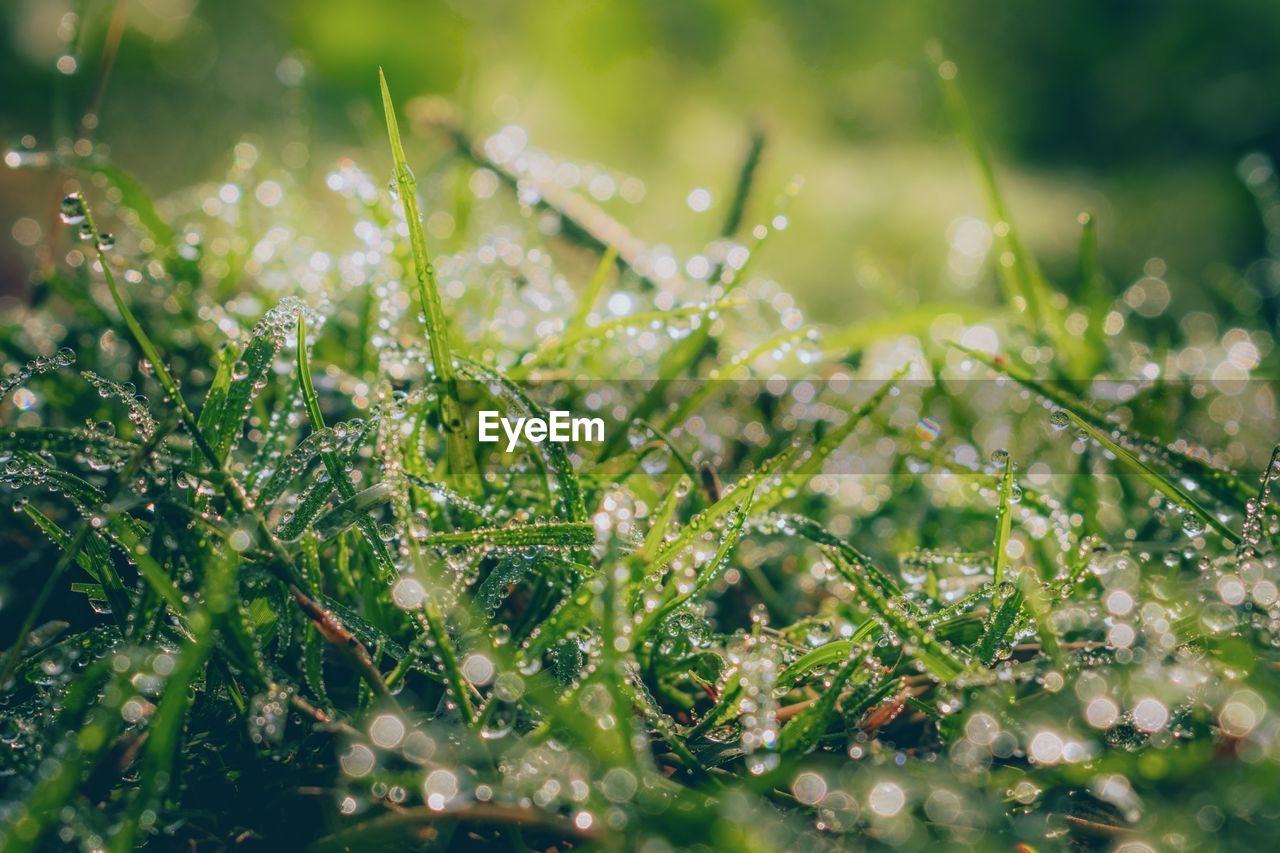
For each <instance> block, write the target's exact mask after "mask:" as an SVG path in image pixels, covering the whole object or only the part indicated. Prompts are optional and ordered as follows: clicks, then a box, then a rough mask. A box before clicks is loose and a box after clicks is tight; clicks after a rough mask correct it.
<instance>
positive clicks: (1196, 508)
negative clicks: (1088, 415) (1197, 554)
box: [1063, 409, 1240, 544]
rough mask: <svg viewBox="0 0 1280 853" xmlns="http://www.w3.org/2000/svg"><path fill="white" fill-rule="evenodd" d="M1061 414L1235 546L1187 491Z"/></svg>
mask: <svg viewBox="0 0 1280 853" xmlns="http://www.w3.org/2000/svg"><path fill="white" fill-rule="evenodd" d="M1063 411H1064V412H1066V414H1067V417H1069V418H1071V421H1072V423H1074V424H1075V425H1076V426H1077V427H1079V428H1080V429H1082V430H1084V431H1085V432H1086V433H1088V435H1089V437H1090V438H1092V439H1093V440H1094V441H1096V442H1098V444H1100V445H1102V446H1103V447H1104V448H1106V450H1107V451H1108V452H1110V453H1111V455H1113V456H1115V457H1116V459H1118V460H1120V462H1122V463H1124V464H1125V465H1126V466H1127V467H1129V468H1131V469H1133V471H1134V473H1136V474H1137V475H1138V476H1139V477H1141V478H1142V480H1143V481H1144V482H1145V483H1147V485H1149V486H1151V487H1152V488H1153V489H1155V490H1156V491H1157V492H1160V494H1162V495H1164V496H1165V497H1166V498H1168V499H1169V500H1170V501H1171V502H1172V503H1174V504H1176V505H1177V506H1179V507H1181V508H1182V509H1183V510H1184V511H1186V512H1189V513H1191V514H1192V515H1194V516H1195V517H1196V518H1198V519H1200V520H1201V521H1203V522H1204V523H1205V524H1207V525H1208V526H1209V527H1212V528H1213V529H1214V530H1215V531H1217V532H1218V534H1219V535H1221V536H1222V538H1223V539H1224V540H1226V541H1227V542H1228V543H1231V544H1235V543H1237V542H1239V541H1240V536H1239V535H1238V534H1236V533H1234V532H1232V531H1231V529H1230V528H1228V527H1227V526H1226V525H1225V524H1223V523H1222V522H1221V521H1219V520H1218V518H1217V516H1215V515H1214V514H1213V513H1211V512H1209V511H1208V510H1206V509H1204V507H1202V506H1200V504H1198V503H1196V501H1195V499H1194V498H1192V497H1191V495H1189V494H1187V493H1186V491H1185V490H1183V488H1182V487H1181V486H1179V485H1178V484H1177V483H1175V482H1173V481H1172V480H1170V479H1169V478H1168V477H1166V476H1165V475H1164V474H1162V473H1160V472H1159V471H1157V470H1155V469H1154V468H1152V467H1151V466H1150V465H1148V464H1147V463H1145V462H1143V461H1142V460H1141V459H1139V458H1138V457H1137V456H1136V455H1135V454H1133V453H1131V452H1130V451H1128V450H1126V449H1125V448H1123V447H1121V446H1120V445H1119V444H1117V443H1116V441H1115V440H1114V439H1113V438H1112V437H1111V436H1109V435H1107V434H1106V433H1105V432H1103V431H1102V430H1100V429H1098V428H1097V427H1095V426H1094V425H1093V424H1092V423H1090V422H1089V421H1087V420H1085V419H1084V418H1082V417H1080V416H1079V415H1077V414H1076V413H1075V412H1072V411H1071V410H1069V409H1063Z"/></svg>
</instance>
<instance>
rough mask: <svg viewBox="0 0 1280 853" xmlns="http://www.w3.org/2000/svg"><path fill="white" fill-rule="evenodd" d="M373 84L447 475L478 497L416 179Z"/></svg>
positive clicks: (386, 103)
mask: <svg viewBox="0 0 1280 853" xmlns="http://www.w3.org/2000/svg"><path fill="white" fill-rule="evenodd" d="M378 84H379V86H380V87H381V89H382V109H383V113H384V114H385V116H386V120H387V135H388V137H389V138H390V140H391V156H392V160H393V161H394V163H395V182H396V186H397V188H398V191H399V194H400V202H401V204H403V205H404V215H405V219H406V220H407V221H408V224H409V245H410V248H411V249H412V251H413V267H414V275H415V277H416V279H417V281H418V297H419V300H420V301H421V303H422V312H423V315H424V316H425V317H426V332H427V345H428V346H429V347H430V350H431V363H432V366H433V367H434V368H435V380H436V382H437V383H439V385H440V396H439V414H440V423H441V425H442V428H443V430H444V440H445V453H446V456H447V458H448V460H449V474H450V476H451V477H452V478H453V479H454V481H455V482H456V483H457V485H458V487H459V489H461V491H462V492H463V493H464V494H467V495H478V494H479V493H480V491H481V489H482V485H481V482H480V469H479V467H478V466H477V465H476V458H475V445H474V444H473V442H472V436H471V428H470V426H469V425H468V423H467V419H466V417H465V416H464V414H463V409H462V401H461V399H460V397H459V395H458V381H457V376H456V375H455V371H454V366H453V359H454V355H453V350H452V348H451V347H450V345H449V328H448V322H447V320H446V318H445V315H444V306H443V304H442V303H441V301H440V289H439V287H438V285H437V284H436V272H435V267H434V266H433V265H432V263H431V256H430V254H429V253H428V252H427V235H426V231H425V230H424V229H423V227H422V217H421V215H420V213H419V212H418V195H417V193H418V183H417V179H416V178H415V177H414V175H413V170H411V169H410V168H409V163H408V161H407V160H406V159H405V153H404V144H403V143H402V142H401V141H400V127H399V125H398V124H397V122H396V108H395V104H394V103H392V101H391V91H390V90H389V89H388V88H387V78H386V76H385V75H383V73H382V69H378Z"/></svg>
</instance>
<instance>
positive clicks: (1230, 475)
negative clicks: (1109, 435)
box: [950, 341, 1253, 506]
mask: <svg viewBox="0 0 1280 853" xmlns="http://www.w3.org/2000/svg"><path fill="white" fill-rule="evenodd" d="M950 345H951V346H952V347H954V348H955V349H957V350H959V351H960V352H963V353H964V354H965V355H967V356H969V357H970V358H972V359H974V360H975V361H978V362H981V363H982V364H984V365H986V366H987V367H989V368H991V369H992V370H994V371H995V372H996V373H1000V374H1002V375H1004V376H1007V377H1008V378H1009V379H1012V380H1013V381H1014V382H1017V383H1018V384H1019V385H1021V386H1023V387H1024V388H1026V389H1027V390H1028V391H1030V392H1031V393H1033V394H1035V395H1036V396H1038V397H1040V398H1041V399H1043V400H1047V401H1048V402H1050V403H1052V404H1053V405H1055V406H1057V407H1058V408H1060V409H1066V410H1067V411H1069V412H1071V413H1073V414H1074V415H1076V416H1077V417H1079V418H1080V419H1082V420H1084V421H1086V422H1088V423H1089V424H1090V425H1092V426H1093V427H1094V429H1097V430H1119V427H1117V426H1116V425H1115V424H1114V423H1111V422H1110V421H1109V420H1107V418H1106V416H1105V415H1104V414H1102V413H1101V412H1099V411H1098V410H1097V409H1095V408H1094V407H1093V406H1091V405H1090V404H1089V403H1087V402H1085V401H1084V400H1082V399H1080V398H1079V397H1076V396H1075V395H1073V394H1071V393H1069V392H1067V391H1064V390H1062V389H1059V388H1055V387H1052V386H1050V385H1046V384H1045V383H1043V382H1041V381H1039V380H1037V379H1036V378H1035V377H1033V376H1031V374H1029V373H1027V372H1026V371H1024V370H1021V369H1019V368H1018V367H1015V366H1014V365H1013V364H1011V363H1010V362H1009V361H1008V360H1007V359H1003V358H1001V359H996V358H993V357H991V356H990V355H988V354H987V353H985V352H982V351H980V350H975V349H972V348H970V347H966V346H964V345H963V344H960V343H957V342H955V341H952V342H950ZM1120 435H1121V436H1122V439H1123V440H1124V441H1125V442H1128V443H1129V444H1130V445H1131V446H1132V447H1133V448H1137V449H1139V450H1140V451H1142V452H1146V453H1147V454H1149V455H1150V456H1152V457H1153V458H1155V459H1158V460H1160V463H1161V464H1162V465H1164V466H1165V467H1168V468H1169V469H1170V470H1171V471H1172V472H1174V473H1176V474H1178V475H1179V476H1185V477H1187V478H1189V479H1190V480H1192V481H1194V482H1196V483H1198V484H1200V486H1201V487H1202V488H1204V489H1205V490H1206V491H1207V492H1209V493H1210V494H1212V495H1213V496H1214V497H1215V498H1217V499H1218V500H1220V501H1222V502H1223V503H1225V504H1227V505H1228V506H1238V505H1239V504H1241V503H1242V502H1244V501H1246V500H1248V499H1249V498H1250V497H1252V496H1253V489H1252V488H1251V487H1250V486H1249V485H1248V484H1247V483H1245V482H1244V480H1243V479H1241V478H1240V477H1239V476H1238V475H1237V474H1235V473H1234V472H1232V471H1224V470H1222V469H1220V468H1215V467H1213V466H1212V465H1210V464H1208V463H1207V462H1205V461H1203V460H1201V459H1197V458H1196V457H1194V456H1191V455H1189V454H1186V453H1182V452H1180V451H1177V450H1173V449H1171V448H1169V447H1166V446H1165V445H1164V444H1162V443H1161V442H1159V441H1157V440H1156V439H1154V438H1151V437H1149V436H1145V435H1141V434H1138V433H1134V432H1132V431H1123V432H1121V433H1120ZM1166 455H1167V456H1169V457H1170V458H1169V459H1167V460H1166V459H1165V458H1164V457H1165V456H1166Z"/></svg>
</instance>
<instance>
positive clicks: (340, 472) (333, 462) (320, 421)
mask: <svg viewBox="0 0 1280 853" xmlns="http://www.w3.org/2000/svg"><path fill="white" fill-rule="evenodd" d="M297 330H298V337H297V348H298V387H299V388H300V389H301V391H302V400H303V404H304V406H305V407H306V410H307V419H308V420H309V421H310V422H311V429H312V430H313V431H314V432H320V431H321V430H323V429H325V424H324V415H323V414H322V413H321V412H320V401H319V399H318V398H317V397H316V389H315V386H314V385H313V384H312V382H311V360H310V359H309V358H308V357H307V318H306V314H305V313H304V312H302V311H299V312H298V327H297ZM320 459H321V461H323V462H324V467H325V469H326V470H327V471H328V472H329V479H330V481H331V482H332V483H333V485H334V486H336V487H337V489H338V494H339V495H340V496H341V497H342V499H343V500H344V501H352V500H354V499H355V497H356V489H355V486H353V485H352V484H351V476H350V475H349V474H348V473H347V469H346V467H345V465H344V464H343V461H342V459H341V458H340V457H339V456H338V453H337V451H335V450H329V449H326V448H321V450H320ZM325 495H326V496H327V495H328V490H325ZM296 517H297V514H295V518H296ZM313 517H314V516H313ZM310 520H311V519H307V522H308V523H309V522H310ZM356 527H357V528H358V529H359V530H360V533H361V534H362V535H363V537H364V541H365V544H367V545H368V546H369V550H370V551H372V552H373V556H374V559H376V560H377V563H378V568H379V572H380V574H381V578H382V581H383V582H384V583H391V582H393V581H394V580H395V578H396V576H397V574H398V573H397V571H396V564H395V561H394V560H393V559H392V558H391V554H390V553H389V552H388V551H387V545H386V543H385V542H383V541H382V537H381V536H379V535H378V526H377V524H376V523H375V522H374V520H373V519H372V518H370V517H369V515H368V514H367V513H361V514H360V515H359V516H358V517H357V518H356ZM295 535H296V536H300V535H302V533H301V529H299V530H298V531H297V533H296V534H295ZM286 538H288V537H286Z"/></svg>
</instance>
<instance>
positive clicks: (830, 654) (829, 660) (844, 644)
mask: <svg viewBox="0 0 1280 853" xmlns="http://www.w3.org/2000/svg"><path fill="white" fill-rule="evenodd" d="M879 630H880V625H879V624H878V623H877V622H876V621H875V620H874V619H869V620H867V621H866V622H863V623H862V624H861V625H859V626H858V629H857V630H856V631H854V632H853V636H851V637H849V639H847V640H833V641H832V642H830V643H823V644H822V645H821V646H818V647H817V648H816V649H814V650H812V651H810V652H806V653H805V654H803V655H801V656H800V657H799V658H797V659H796V660H795V661H794V662H792V663H790V664H788V665H787V667H786V669H784V670H782V672H780V673H778V680H777V683H776V685H775V689H776V690H778V691H784V690H789V689H790V688H791V687H792V686H793V685H794V684H795V683H796V682H797V681H799V680H800V679H802V678H804V677H805V676H806V675H808V674H809V673H810V672H812V671H813V670H815V669H821V668H823V667H827V666H831V665H832V664H833V663H838V662H839V661H843V660H848V658H849V655H850V654H852V653H853V650H854V648H855V647H857V646H859V645H861V644H862V642H863V641H864V640H866V639H867V638H869V637H873V636H875V634H876V633H877V632H878V631H879Z"/></svg>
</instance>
